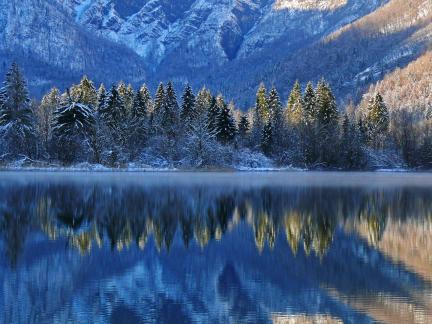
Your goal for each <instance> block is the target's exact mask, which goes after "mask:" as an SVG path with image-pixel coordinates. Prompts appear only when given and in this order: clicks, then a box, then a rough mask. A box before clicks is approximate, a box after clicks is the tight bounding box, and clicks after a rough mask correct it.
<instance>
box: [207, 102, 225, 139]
mask: <svg viewBox="0 0 432 324" xmlns="http://www.w3.org/2000/svg"><path fill="white" fill-rule="evenodd" d="M221 106H222V105H220V104H218V102H217V98H215V97H212V101H211V104H210V106H209V110H208V112H207V128H208V130H209V134H213V135H216V134H217V132H218V122H217V120H218V116H219V114H220V110H221Z"/></svg>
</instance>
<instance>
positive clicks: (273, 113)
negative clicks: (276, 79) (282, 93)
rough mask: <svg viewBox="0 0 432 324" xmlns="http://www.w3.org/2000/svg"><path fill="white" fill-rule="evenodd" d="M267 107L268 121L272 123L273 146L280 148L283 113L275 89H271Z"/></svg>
mask: <svg viewBox="0 0 432 324" xmlns="http://www.w3.org/2000/svg"><path fill="white" fill-rule="evenodd" d="M267 102H268V107H269V112H270V113H269V115H270V118H269V121H270V122H271V123H272V127H273V129H272V131H273V144H275V145H277V146H278V147H280V146H281V145H282V137H283V128H284V124H283V111H282V104H281V101H280V98H279V94H278V92H277V90H276V88H274V87H273V88H272V89H271V90H270V93H269V95H268V99H267Z"/></svg>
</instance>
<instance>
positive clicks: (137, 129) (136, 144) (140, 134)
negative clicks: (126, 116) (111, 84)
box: [129, 86, 149, 159]
mask: <svg viewBox="0 0 432 324" xmlns="http://www.w3.org/2000/svg"><path fill="white" fill-rule="evenodd" d="M148 96H149V92H148V90H147V88H146V87H145V86H143V87H142V88H141V90H140V91H137V93H136V94H135V98H134V102H133V106H132V111H131V117H130V119H131V120H130V123H129V149H130V151H131V158H132V159H134V158H135V157H136V156H137V154H138V153H139V151H140V150H141V149H143V146H144V143H145V140H146V137H147V134H148V110H149V97H148Z"/></svg>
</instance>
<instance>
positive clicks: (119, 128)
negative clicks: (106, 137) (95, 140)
mask: <svg viewBox="0 0 432 324" xmlns="http://www.w3.org/2000/svg"><path fill="white" fill-rule="evenodd" d="M100 115H101V118H102V120H103V121H104V122H105V124H106V125H107V126H108V127H109V129H111V133H112V135H113V137H114V138H115V140H116V141H117V143H118V144H122V143H124V141H125V134H124V132H125V131H126V130H125V124H126V122H127V112H126V108H125V105H124V101H123V98H122V97H121V96H120V94H119V92H118V91H117V89H116V87H115V86H112V88H111V91H110V94H109V97H108V101H107V104H106V107H105V108H104V109H102V110H100Z"/></svg>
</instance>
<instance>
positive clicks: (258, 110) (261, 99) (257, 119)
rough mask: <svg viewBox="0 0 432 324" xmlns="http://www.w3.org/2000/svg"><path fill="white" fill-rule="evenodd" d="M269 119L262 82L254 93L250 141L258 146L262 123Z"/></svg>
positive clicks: (265, 91)
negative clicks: (254, 100)
mask: <svg viewBox="0 0 432 324" xmlns="http://www.w3.org/2000/svg"><path fill="white" fill-rule="evenodd" d="M268 119H269V108H268V102H267V90H266V88H265V85H264V84H263V83H261V84H260V86H259V88H258V90H257V93H256V102H255V108H254V114H253V125H252V141H253V142H254V143H255V145H256V146H258V147H259V146H260V143H261V135H262V131H263V128H264V125H265V124H266V123H267V121H268Z"/></svg>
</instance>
